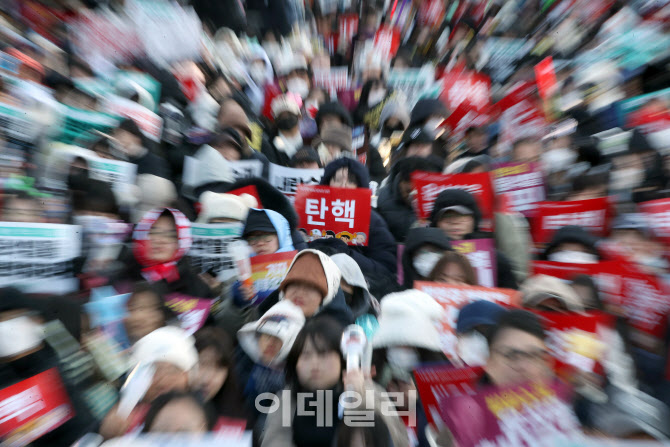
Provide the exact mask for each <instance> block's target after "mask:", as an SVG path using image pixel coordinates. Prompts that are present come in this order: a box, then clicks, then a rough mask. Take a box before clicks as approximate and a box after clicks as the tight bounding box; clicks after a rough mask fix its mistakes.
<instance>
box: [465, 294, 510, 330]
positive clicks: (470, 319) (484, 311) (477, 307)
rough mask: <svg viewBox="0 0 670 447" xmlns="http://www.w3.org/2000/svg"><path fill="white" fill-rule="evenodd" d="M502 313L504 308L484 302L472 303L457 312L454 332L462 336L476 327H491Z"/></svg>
mask: <svg viewBox="0 0 670 447" xmlns="http://www.w3.org/2000/svg"><path fill="white" fill-rule="evenodd" d="M503 312H505V308H504V307H502V306H501V305H500V304H497V303H493V302H491V301H486V300H478V301H473V302H472V303H469V304H466V305H465V306H463V307H462V308H461V310H460V311H459V312H458V321H457V322H456V332H458V333H459V334H464V333H466V332H470V331H471V330H473V329H474V328H475V327H477V326H482V325H483V326H493V325H495V324H496V323H497V322H498V318H499V317H500V314H502V313H503Z"/></svg>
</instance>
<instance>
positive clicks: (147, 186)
mask: <svg viewBox="0 0 670 447" xmlns="http://www.w3.org/2000/svg"><path fill="white" fill-rule="evenodd" d="M135 183H136V185H137V187H138V188H139V193H140V196H139V203H137V204H136V205H135V209H134V210H133V211H134V212H133V220H134V221H139V220H140V219H141V218H142V216H144V214H146V212H147V211H149V210H152V209H154V208H166V207H169V206H172V204H173V202H174V201H175V200H177V189H176V188H175V186H174V183H172V182H171V181H170V180H168V179H166V178H163V177H159V176H157V175H153V174H139V175H138V176H137V180H135Z"/></svg>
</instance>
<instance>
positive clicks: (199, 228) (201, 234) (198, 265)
mask: <svg viewBox="0 0 670 447" xmlns="http://www.w3.org/2000/svg"><path fill="white" fill-rule="evenodd" d="M241 234H242V224H241V223H226V224H201V223H193V224H191V237H192V238H193V243H192V245H191V249H190V250H189V252H188V256H189V258H190V260H191V264H192V265H193V268H194V269H195V270H196V271H197V272H201V273H204V272H210V273H211V274H212V275H214V276H216V277H217V278H218V279H219V280H220V281H223V280H226V279H229V278H232V277H233V276H234V275H235V263H234V262H233V258H232V255H231V254H230V252H229V250H228V247H229V245H230V243H231V242H233V241H236V240H238V239H239V237H240V235H241Z"/></svg>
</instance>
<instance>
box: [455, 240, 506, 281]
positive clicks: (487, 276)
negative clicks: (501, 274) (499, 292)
mask: <svg viewBox="0 0 670 447" xmlns="http://www.w3.org/2000/svg"><path fill="white" fill-rule="evenodd" d="M451 248H453V249H454V250H456V251H457V252H458V253H460V254H462V255H465V257H466V258H468V261H470V264H471V265H472V268H474V269H475V272H476V273H477V284H479V285H480V286H483V287H496V285H497V284H498V276H497V269H496V251H495V250H496V249H495V241H494V240H493V239H469V240H462V241H451Z"/></svg>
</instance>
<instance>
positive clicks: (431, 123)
mask: <svg viewBox="0 0 670 447" xmlns="http://www.w3.org/2000/svg"><path fill="white" fill-rule="evenodd" d="M443 121H444V119H442V118H431V119H429V120H428V121H426V125H425V126H424V127H425V128H426V129H428V130H430V131H431V132H434V131H435V129H437V127H438V126H439V125H440V124H442V122H443Z"/></svg>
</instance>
